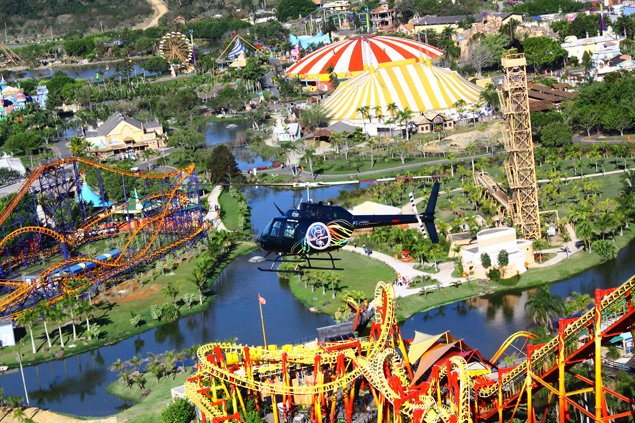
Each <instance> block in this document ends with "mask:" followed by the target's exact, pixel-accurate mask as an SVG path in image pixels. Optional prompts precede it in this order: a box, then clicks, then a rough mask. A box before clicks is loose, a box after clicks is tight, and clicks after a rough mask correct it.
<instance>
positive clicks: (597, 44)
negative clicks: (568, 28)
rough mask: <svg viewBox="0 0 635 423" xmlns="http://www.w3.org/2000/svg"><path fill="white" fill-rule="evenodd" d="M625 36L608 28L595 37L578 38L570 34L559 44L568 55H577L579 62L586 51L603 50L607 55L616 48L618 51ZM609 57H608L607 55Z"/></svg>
mask: <svg viewBox="0 0 635 423" xmlns="http://www.w3.org/2000/svg"><path fill="white" fill-rule="evenodd" d="M625 38H626V37H621V36H619V35H617V34H615V33H613V31H612V30H611V28H610V27H609V29H608V30H607V31H605V33H604V35H599V36H596V37H586V38H580V39H578V38H577V37H576V36H575V35H571V36H569V37H566V38H565V39H564V43H562V44H561V47H562V48H563V49H565V50H566V51H567V53H569V57H573V56H575V57H577V58H578V60H579V61H580V62H582V56H584V53H585V52H586V51H588V52H589V53H591V55H593V54H594V53H595V52H596V51H597V52H598V54H599V55H601V54H602V52H605V53H606V54H607V55H608V54H609V53H610V52H612V51H614V50H617V51H618V52H619V48H620V43H621V42H622V40H624V39H625ZM609 59H610V57H609Z"/></svg>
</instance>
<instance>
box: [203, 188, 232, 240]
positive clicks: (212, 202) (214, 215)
mask: <svg viewBox="0 0 635 423" xmlns="http://www.w3.org/2000/svg"><path fill="white" fill-rule="evenodd" d="M221 192H223V187H222V186H220V185H216V186H215V187H214V189H212V192H210V193H209V196H208V197H207V204H208V206H209V211H208V212H207V214H206V215H205V220H206V221H207V222H210V223H211V224H212V225H214V227H215V228H216V229H217V230H219V231H226V230H227V228H226V227H225V224H224V223H223V221H222V220H221V219H220V216H219V215H218V212H216V211H215V208H216V206H218V208H219V210H220V204H219V203H218V197H220V193H221Z"/></svg>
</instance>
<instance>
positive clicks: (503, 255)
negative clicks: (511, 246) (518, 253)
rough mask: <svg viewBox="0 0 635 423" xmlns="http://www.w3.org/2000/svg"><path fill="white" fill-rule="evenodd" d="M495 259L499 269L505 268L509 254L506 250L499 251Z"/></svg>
mask: <svg viewBox="0 0 635 423" xmlns="http://www.w3.org/2000/svg"><path fill="white" fill-rule="evenodd" d="M497 259H498V266H499V267H505V266H507V265H508V264H509V253H508V252H507V250H500V252H499V253H498V257H497Z"/></svg>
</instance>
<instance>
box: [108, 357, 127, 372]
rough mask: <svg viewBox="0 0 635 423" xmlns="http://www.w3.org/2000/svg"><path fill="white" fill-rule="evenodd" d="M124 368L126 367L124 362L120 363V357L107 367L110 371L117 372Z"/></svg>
mask: <svg viewBox="0 0 635 423" xmlns="http://www.w3.org/2000/svg"><path fill="white" fill-rule="evenodd" d="M125 368H126V363H122V362H121V359H120V358H118V359H117V361H115V362H114V363H112V364H111V365H110V367H109V369H110V371H112V372H115V373H119V372H121V371H123V369H125Z"/></svg>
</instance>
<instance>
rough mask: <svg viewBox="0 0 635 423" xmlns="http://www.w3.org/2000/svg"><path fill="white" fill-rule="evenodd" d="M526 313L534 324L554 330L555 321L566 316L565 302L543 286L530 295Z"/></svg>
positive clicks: (526, 304)
mask: <svg viewBox="0 0 635 423" xmlns="http://www.w3.org/2000/svg"><path fill="white" fill-rule="evenodd" d="M525 311H526V312H527V314H529V315H530V316H531V318H532V319H533V321H534V323H537V324H542V325H546V326H548V327H549V328H550V329H552V330H553V327H554V326H553V320H554V319H557V318H559V317H562V316H563V315H564V314H565V307H564V300H563V299H562V297H560V296H558V295H554V294H552V293H551V292H549V290H548V289H547V288H546V287H544V286H541V287H540V288H538V289H537V290H536V291H534V292H532V293H531V294H529V296H528V298H527V302H526V303H525Z"/></svg>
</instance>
